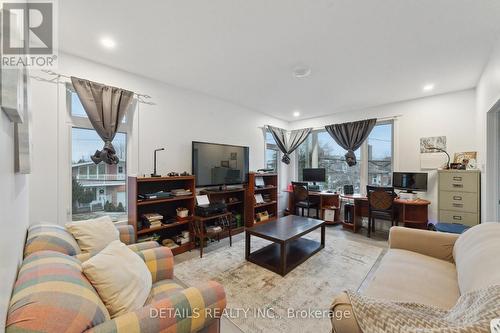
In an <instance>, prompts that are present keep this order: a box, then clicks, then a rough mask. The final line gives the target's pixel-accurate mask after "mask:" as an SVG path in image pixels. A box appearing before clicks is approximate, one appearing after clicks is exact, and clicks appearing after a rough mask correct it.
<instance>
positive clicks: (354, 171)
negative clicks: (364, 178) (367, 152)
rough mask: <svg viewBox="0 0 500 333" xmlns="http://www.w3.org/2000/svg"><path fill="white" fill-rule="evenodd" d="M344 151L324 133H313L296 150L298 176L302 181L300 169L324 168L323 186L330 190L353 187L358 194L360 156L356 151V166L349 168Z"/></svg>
mask: <svg viewBox="0 0 500 333" xmlns="http://www.w3.org/2000/svg"><path fill="white" fill-rule="evenodd" d="M345 153H346V151H345V150H344V149H343V148H341V147H340V146H339V145H338V144H337V143H336V142H335V141H334V140H333V139H332V137H331V136H330V134H328V133H327V132H326V131H314V132H313V133H311V135H309V137H308V138H307V140H306V141H305V142H304V143H303V144H302V145H300V146H299V148H298V154H299V158H298V163H299V168H298V170H299V174H298V178H299V180H300V181H302V169H304V168H325V169H326V184H325V186H326V187H328V188H329V189H332V190H339V191H340V190H341V189H342V188H343V187H344V185H353V186H354V190H355V191H357V192H359V191H360V188H361V178H360V170H361V164H362V160H361V154H360V150H359V149H358V150H357V151H356V152H355V154H356V159H357V161H358V163H357V164H356V166H353V167H349V166H348V165H347V163H346V162H345V157H344V155H345Z"/></svg>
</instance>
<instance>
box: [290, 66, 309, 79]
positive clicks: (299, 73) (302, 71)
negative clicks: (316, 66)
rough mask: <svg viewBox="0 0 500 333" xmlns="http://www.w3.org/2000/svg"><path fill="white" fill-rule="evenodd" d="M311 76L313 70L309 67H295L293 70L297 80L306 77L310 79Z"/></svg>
mask: <svg viewBox="0 0 500 333" xmlns="http://www.w3.org/2000/svg"><path fill="white" fill-rule="evenodd" d="M309 75H311V68H310V67H307V66H297V67H294V69H293V76H295V77H296V78H299V79H301V78H304V77H308V76H309Z"/></svg>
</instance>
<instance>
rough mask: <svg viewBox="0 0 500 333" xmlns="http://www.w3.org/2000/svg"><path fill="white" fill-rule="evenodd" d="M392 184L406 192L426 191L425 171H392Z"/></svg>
mask: <svg viewBox="0 0 500 333" xmlns="http://www.w3.org/2000/svg"><path fill="white" fill-rule="evenodd" d="M392 186H394V188H396V189H398V190H405V191H406V192H408V193H411V192H413V191H417V192H426V191H427V173H425V172H393V173H392Z"/></svg>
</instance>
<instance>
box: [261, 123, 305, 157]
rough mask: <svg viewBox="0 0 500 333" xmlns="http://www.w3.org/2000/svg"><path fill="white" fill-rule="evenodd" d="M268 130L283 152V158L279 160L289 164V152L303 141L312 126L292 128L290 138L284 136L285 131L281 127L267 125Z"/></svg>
mask: <svg viewBox="0 0 500 333" xmlns="http://www.w3.org/2000/svg"><path fill="white" fill-rule="evenodd" d="M266 127H267V129H268V130H269V132H271V134H272V135H273V137H274V141H276V145H277V146H278V148H279V149H280V150H281V152H282V153H283V158H282V159H281V161H282V162H283V163H285V164H290V156H289V155H290V154H291V153H293V152H294V150H295V149H297V148H298V147H299V146H300V144H301V143H302V142H304V141H305V140H306V139H307V137H308V136H309V134H310V133H311V131H312V128H304V129H299V130H293V131H292V132H291V133H290V140H287V138H286V131H285V130H284V129H282V128H278V127H274V126H270V125H267V126H266Z"/></svg>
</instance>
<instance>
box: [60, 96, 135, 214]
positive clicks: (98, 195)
mask: <svg viewBox="0 0 500 333" xmlns="http://www.w3.org/2000/svg"><path fill="white" fill-rule="evenodd" d="M68 101H69V103H68V105H69V108H70V110H69V113H70V114H71V118H72V120H73V126H72V131H71V148H72V151H71V169H72V172H71V175H72V200H71V201H72V205H71V206H72V220H73V221H78V220H86V219H90V218H95V217H99V216H103V215H109V216H111V218H112V219H113V220H116V221H119V220H126V219H127V201H126V198H127V184H126V170H127V134H126V127H125V126H122V127H124V128H120V129H119V130H120V132H118V133H116V136H115V139H114V140H113V146H114V147H115V150H116V154H117V156H118V158H119V159H120V162H119V163H118V164H117V165H107V164H105V163H103V162H101V163H100V164H98V165H96V164H95V163H94V162H93V161H92V160H91V159H90V156H92V155H93V154H94V153H95V151H96V150H101V149H102V147H103V145H104V143H103V141H102V139H101V138H100V137H99V135H98V134H97V132H96V131H95V130H94V129H93V127H92V125H91V124H90V121H89V120H88V118H87V115H86V114H85V111H84V110H83V106H82V105H81V103H80V100H79V99H78V96H77V95H76V93H74V92H70V91H68Z"/></svg>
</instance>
